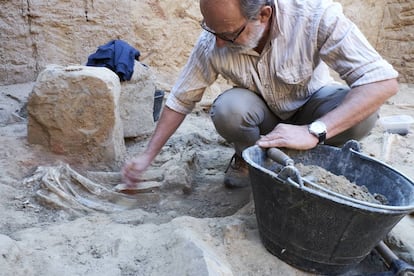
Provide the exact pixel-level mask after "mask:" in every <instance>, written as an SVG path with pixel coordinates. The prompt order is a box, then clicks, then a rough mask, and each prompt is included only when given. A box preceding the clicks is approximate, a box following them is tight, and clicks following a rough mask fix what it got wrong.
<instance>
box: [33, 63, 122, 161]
mask: <svg viewBox="0 0 414 276" xmlns="http://www.w3.org/2000/svg"><path fill="white" fill-rule="evenodd" d="M120 91H121V86H120V82H119V78H118V76H117V75H116V74H115V73H113V72H112V71H111V70H109V69H106V68H101V67H88V66H68V67H63V66H58V65H50V66H48V67H47V68H46V69H45V70H44V71H43V72H42V73H41V74H40V75H39V77H38V79H37V82H36V84H35V86H34V87H33V91H32V92H31V94H30V96H29V101H28V106H27V109H28V113H29V117H28V141H29V142H30V143H32V144H40V145H43V146H46V147H48V148H49V149H50V150H51V151H52V152H55V153H59V154H65V155H69V156H75V157H78V158H80V159H81V160H82V161H87V162H93V163H97V164H98V163H103V164H106V165H116V164H117V163H118V162H120V161H122V160H123V157H124V154H125V144H124V139H123V127H122V121H121V118H120V115H119V97H120Z"/></svg>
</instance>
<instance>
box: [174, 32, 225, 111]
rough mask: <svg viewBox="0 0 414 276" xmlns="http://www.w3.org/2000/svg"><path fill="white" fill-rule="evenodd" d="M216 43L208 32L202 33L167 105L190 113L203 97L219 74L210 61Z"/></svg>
mask: <svg viewBox="0 0 414 276" xmlns="http://www.w3.org/2000/svg"><path fill="white" fill-rule="evenodd" d="M214 43H215V42H214V40H212V37H211V36H210V35H209V34H208V33H206V32H203V33H202V34H201V36H200V37H199V39H198V41H197V43H196V45H195V46H194V48H193V50H192V52H191V55H190V57H189V59H188V61H187V64H186V65H185V66H184V68H183V69H182V71H181V73H180V75H179V77H178V79H177V82H176V83H175V85H174V86H173V88H172V89H171V93H170V94H169V96H168V98H167V101H166V106H168V107H169V108H171V109H172V110H175V111H177V112H179V113H182V114H188V113H190V112H191V111H192V110H193V108H194V107H195V105H196V103H197V102H199V101H200V100H201V99H202V97H203V94H204V91H205V89H206V88H207V87H208V86H210V85H211V84H212V83H213V82H214V81H215V80H216V79H217V75H218V74H217V73H216V72H215V70H214V69H213V67H212V66H211V61H210V53H211V50H212V47H213V46H214Z"/></svg>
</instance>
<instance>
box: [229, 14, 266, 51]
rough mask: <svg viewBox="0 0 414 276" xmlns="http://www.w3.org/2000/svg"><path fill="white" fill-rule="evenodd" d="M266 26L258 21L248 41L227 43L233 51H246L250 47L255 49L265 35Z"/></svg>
mask: <svg viewBox="0 0 414 276" xmlns="http://www.w3.org/2000/svg"><path fill="white" fill-rule="evenodd" d="M265 29H266V27H265V26H263V25H262V24H260V22H258V21H256V22H255V23H254V25H253V30H252V32H251V36H250V37H249V38H248V40H247V42H246V43H244V44H235V43H227V45H226V46H227V48H229V50H231V51H237V52H238V51H246V50H250V49H254V48H256V47H257V46H258V45H259V42H260V39H261V38H262V36H263V33H264V31H265Z"/></svg>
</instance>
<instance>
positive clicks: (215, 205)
mask: <svg viewBox="0 0 414 276" xmlns="http://www.w3.org/2000/svg"><path fill="white" fill-rule="evenodd" d="M32 85H33V84H32V83H26V84H19V85H11V86H2V87H0V144H1V145H2V146H1V148H0V156H1V159H0V210H1V211H0V233H1V234H2V235H0V236H1V238H0V245H1V244H3V246H0V248H1V247H3V249H2V250H3V251H2V250H1V249H0V251H1V252H2V254H3V259H1V257H0V264H1V266H2V267H3V268H4V270H3V272H4V271H6V274H2V273H3V272H0V275H10V274H14V275H39V274H42V275H56V273H62V275H85V274H88V275H98V274H99V275H168V274H169V273H170V272H171V269H172V268H171V266H172V264H174V263H176V265H175V266H173V267H174V268H175V272H177V271H181V273H177V274H175V273H173V274H174V275H183V274H182V273H187V275H208V274H210V275H215V274H214V273H213V274H211V270H208V271H207V272H206V271H202V269H201V268H200V267H203V266H199V265H195V264H193V263H191V264H189V263H188V260H186V259H185V257H183V259H181V258H178V257H176V256H179V255H180V254H184V255H183V256H187V257H189V256H190V258H191V256H192V255H191V254H192V253H191V252H188V250H187V251H186V250H184V249H183V248H185V245H183V244H181V243H180V241H181V239H180V238H178V237H176V236H175V234H176V231H177V229H182V228H185V229H188V227H190V228H191V229H193V228H197V231H196V230H194V231H196V233H198V234H197V235H201V236H203V237H204V238H201V239H202V240H203V242H205V243H207V244H209V245H210V246H212V247H213V248H215V249H216V250H217V251H215V252H214V254H213V255H214V256H215V257H214V258H213V259H214V260H216V261H217V260H227V261H223V262H222V263H220V262H219V264H220V265H219V266H218V267H221V268H220V269H218V268H217V269H218V270H216V272H217V271H220V273H219V274H222V275H232V274H234V275H287V274H289V275H305V273H303V272H300V271H298V270H295V269H293V268H291V267H290V266H288V265H286V264H284V263H282V262H280V261H278V260H277V259H276V258H275V257H274V256H272V255H271V254H269V253H268V252H267V251H266V250H264V249H263V247H262V246H261V245H260V242H258V236H257V225H256V222H255V217H254V215H253V208H252V202H251V189H250V187H249V188H245V189H240V190H229V189H226V188H224V187H223V185H222V179H223V175H224V173H223V172H224V169H225V167H226V165H227V162H228V160H229V159H230V157H231V155H232V154H233V151H232V149H231V147H230V146H229V145H228V144H227V143H226V142H225V141H224V140H223V139H222V138H221V137H219V136H218V135H217V134H216V133H215V131H214V128H213V126H212V123H211V122H210V120H209V118H208V116H207V114H206V112H204V111H203V109H202V108H199V109H197V110H196V111H195V112H193V113H192V114H191V115H190V116H189V117H188V118H187V119H186V121H185V122H184V124H183V125H182V126H181V127H180V129H179V130H178V132H177V133H176V134H175V135H174V136H173V137H172V138H171V139H170V140H169V141H168V143H167V144H166V146H165V147H164V148H163V150H162V152H161V154H160V155H159V156H158V157H157V159H156V160H155V162H154V165H153V167H152V168H151V170H152V171H153V172H154V173H155V174H157V172H158V176H156V177H155V179H157V177H160V179H161V180H160V181H163V183H164V185H163V188H162V189H161V190H160V191H158V192H157V193H156V195H151V196H148V197H146V196H145V195H138V196H137V199H139V200H136V201H134V203H131V201H128V202H129V203H128V204H129V206H128V207H130V208H132V210H124V211H122V212H112V213H111V212H110V213H109V214H104V213H101V212H89V211H84V212H80V213H79V212H68V211H67V210H66V211H65V210H63V209H62V208H53V206H52V205H49V204H42V202H41V201H39V200H38V199H37V198H36V197H35V193H36V191H37V190H39V186H38V184H36V183H29V184H28V183H25V182H24V181H23V180H24V179H25V178H27V177H31V176H33V174H34V172H35V170H36V168H38V167H39V166H56V165H58V164H60V163H61V162H66V163H68V164H69V165H70V166H71V167H73V168H74V169H75V170H78V171H82V172H83V171H84V169H85V168H78V167H77V166H76V165H77V164H71V162H70V160H66V158H65V157H64V156H58V155H54V154H51V153H49V152H48V151H46V150H45V149H43V148H42V147H40V146H36V145H30V144H28V143H27V139H26V131H27V129H26V113H25V103H26V101H27V96H28V94H29V92H30V91H31V87H32ZM413 96H414V86H413V85H405V84H402V85H401V91H400V93H399V94H398V95H397V96H396V97H394V98H393V99H391V100H390V101H388V102H387V104H386V105H384V107H383V108H382V110H381V115H382V116H385V115H395V114H408V115H411V116H413V117H414V97H413ZM413 131H414V126H413V127H412V128H411V131H410V132H409V133H408V134H407V135H405V136H400V135H393V136H392V139H390V140H388V142H387V143H388V146H387V147H386V148H385V147H384V145H385V138H387V135H385V134H384V132H383V130H382V128H381V127H380V126H379V125H378V126H377V127H376V128H375V129H374V130H373V132H372V134H371V135H370V136H369V137H367V138H365V139H364V140H363V141H361V146H362V152H364V153H366V154H368V155H371V156H373V157H375V158H378V159H380V160H383V161H386V162H387V163H388V164H390V165H391V166H393V167H395V168H396V169H398V170H400V171H401V172H403V173H404V174H406V175H407V176H408V177H410V178H412V179H414V171H413V170H412V168H413V166H414V164H413V163H414V155H413V154H414V135H413ZM387 139H388V138H387ZM145 143H146V141H137V140H135V139H130V140H127V141H126V145H127V150H128V157H129V156H132V155H134V154H136V153H137V152H139V151H140V150H142V148H143V147H144V146H145ZM88 169H89V170H90V169H91V168H88ZM249 203H250V204H249ZM128 204H127V205H128ZM246 204H247V205H246ZM243 206H246V207H244V208H243ZM240 221H242V222H240ZM229 225H230V226H229ZM122 227H125V228H122ZM134 227H135V228H134ZM174 227H176V228H174ZM186 227H187V228H186ZM413 228H414V226H413V219H412V218H410V217H407V218H406V219H404V223H401V224H399V225H398V226H397V228H396V229H397V230H396V232H397V234H398V235H399V237H401V239H405V241H406V242H408V246H407V247H406V248H405V249H404V250H402V251H401V252H400V253H401V255H402V256H404V257H405V258H406V259H408V260H411V261H412V260H414V256H412V255H411V252H412V251H410V249H412V248H413V247H414V242H413V241H412V238H411V240H409V239H410V238H407V237H409V236H410V235H409V233H412V231H413ZM223 229H224V230H223ZM229 229H230V230H229ZM240 229H242V230H240ZM226 233H227V236H226ZM229 233H230V234H229ZM207 234H208V235H207ZM111 235H112V236H111ZM117 235H120V236H122V238H118V239H115V238H114V236H117ZM206 235H207V236H208V237H209V238H208V239H207V238H206ZM142 237H145V238H144V240H145V242H144V241H141V245H139V246H138V245H136V246H138V247H137V248H133V245H132V244H133V243H132V242H131V241H133V240H140V238H142ZM167 238H169V239H173V240H174V241H176V243H174V244H170V243H168V242H166V243H165V244H164V243H163V244H162V245H160V246H161V247H162V248H164V247H166V248H167V249H165V248H164V249H165V250H166V251H165V250H164V251H163V250H161V249H159V247H157V246H158V245H159V243H161V242H160V241H161V240H165V239H167ZM157 239H158V240H157ZM192 239H194V238H192ZM114 240H115V244H113V242H114ZM223 240H224V243H223ZM106 242H107V243H106ZM177 244H178V245H179V246H178V247H177ZM128 246H130V247H128ZM154 248H155V249H154ZM157 248H158V249H157ZM169 248H170V250H171V248H172V249H173V251H174V252H175V253H176V254H173V255H171V256H175V257H171V259H170V255H169V254H167V253H165V252H168V250H169ZM177 248H178V249H177ZM142 249H145V250H144V251H145V252H146V255H145V254H144V253H142V252H143V251H142ZM181 249H182V250H181ZM183 252H184V253H183ZM203 252H204V251H203ZM177 254H178V255H177ZM185 254H187V255H185ZM141 255H142V256H141ZM107 256H111V257H112V258H113V260H112V259H111V261H108V259H106V258H105V257H107ZM167 256H168V257H167ZM224 256H225V257H224ZM130 258H132V259H130ZM177 258H178V259H177ZM204 258H205V257H204ZM159 259H164V262H161V263H160V260H159ZM56 262H58V263H60V266H59V265H58V263H56ZM217 262H218V261H217ZM14 263H18V264H19V266H15V265H14ZM110 265H111V266H110ZM109 266H110V268H109ZM180 266H182V267H190V268H191V269H193V270H194V271H192V272H193V273H192V272H191V270H188V269H187V270H184V269H183V268H182V267H180ZM160 267H164V269H161V268H160ZM207 267H208V268H209V269H211V266H207ZM215 267H217V266H215ZM228 267H230V268H232V269H230V270H226V269H227V268H228ZM180 269H181V270H180ZM195 272H197V274H194V273H195ZM206 273H207V274H206Z"/></svg>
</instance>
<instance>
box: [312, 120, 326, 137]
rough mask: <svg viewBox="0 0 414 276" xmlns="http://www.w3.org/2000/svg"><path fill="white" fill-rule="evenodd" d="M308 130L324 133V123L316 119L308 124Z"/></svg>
mask: <svg viewBox="0 0 414 276" xmlns="http://www.w3.org/2000/svg"><path fill="white" fill-rule="evenodd" d="M310 130H311V131H312V132H314V133H318V134H319V133H324V132H326V126H325V124H324V123H322V122H319V121H316V122H313V123H312V124H311V125H310Z"/></svg>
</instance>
